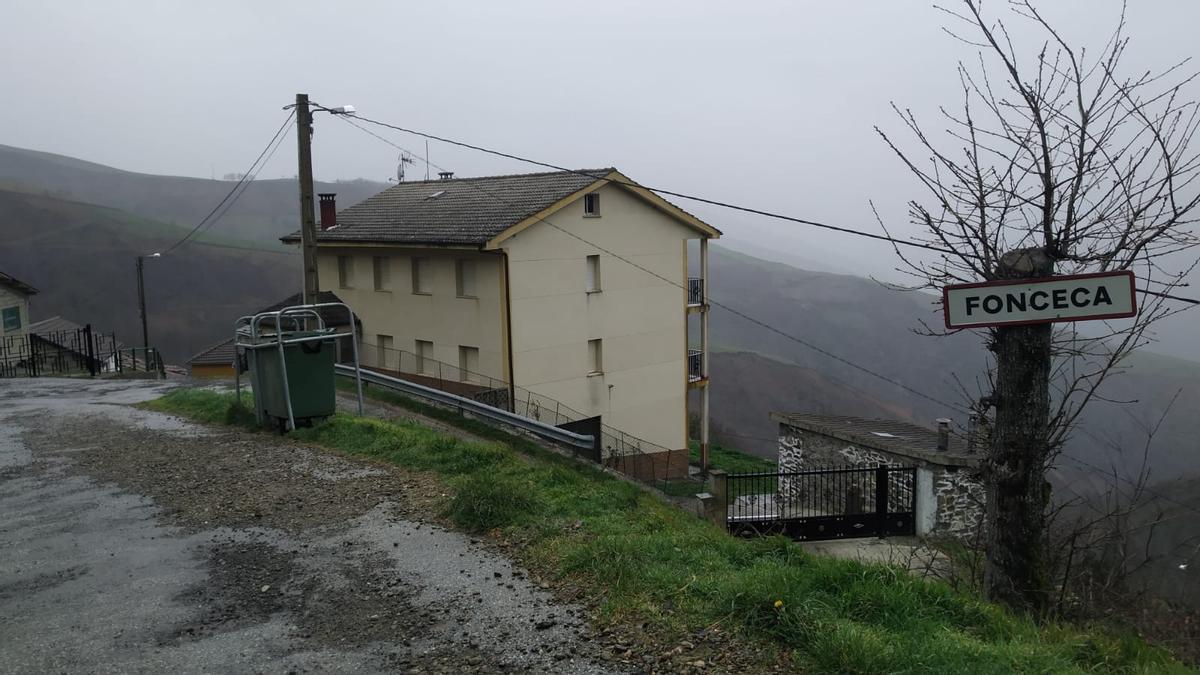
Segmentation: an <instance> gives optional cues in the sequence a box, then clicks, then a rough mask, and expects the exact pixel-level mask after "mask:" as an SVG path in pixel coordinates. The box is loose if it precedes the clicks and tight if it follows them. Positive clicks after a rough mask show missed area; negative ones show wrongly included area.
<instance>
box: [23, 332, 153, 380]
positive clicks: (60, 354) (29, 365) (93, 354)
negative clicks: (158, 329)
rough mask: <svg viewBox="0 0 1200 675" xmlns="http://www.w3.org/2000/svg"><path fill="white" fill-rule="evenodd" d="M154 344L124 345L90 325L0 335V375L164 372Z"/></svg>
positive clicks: (114, 337)
mask: <svg viewBox="0 0 1200 675" xmlns="http://www.w3.org/2000/svg"><path fill="white" fill-rule="evenodd" d="M163 370H164V365H163V360H162V355H161V354H160V353H159V352H158V350H157V349H155V348H154V347H125V346H123V345H122V344H121V343H120V342H118V341H117V338H116V335H115V334H113V333H107V334H106V333H98V332H95V331H93V330H92V328H91V326H90V325H88V326H83V327H81V328H68V329H63V330H58V331H52V332H40V333H27V334H24V335H6V336H4V337H0V377H38V376H46V375H82V374H88V375H92V376H95V375H101V374H112V373H125V372H133V371H140V372H156V373H159V374H160V375H161V374H162V373H163Z"/></svg>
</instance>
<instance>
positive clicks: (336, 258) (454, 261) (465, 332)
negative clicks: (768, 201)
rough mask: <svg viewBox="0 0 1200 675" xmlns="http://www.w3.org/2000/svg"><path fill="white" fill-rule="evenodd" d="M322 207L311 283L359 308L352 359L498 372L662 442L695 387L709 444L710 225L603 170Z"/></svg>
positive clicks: (673, 435) (466, 377) (450, 183)
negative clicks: (359, 336)
mask: <svg viewBox="0 0 1200 675" xmlns="http://www.w3.org/2000/svg"><path fill="white" fill-rule="evenodd" d="M335 212H336V209H335V208H334V207H333V204H332V196H331V195H323V196H322V227H321V230H320V231H319V232H318V236H317V242H318V249H317V250H318V257H317V260H318V275H319V279H320V287H321V288H322V289H323V290H331V291H334V292H336V293H337V294H338V295H339V296H340V297H341V298H342V299H343V300H344V301H345V302H346V303H347V304H349V305H350V306H351V308H353V310H354V312H355V314H357V315H358V317H359V318H360V319H361V321H362V331H363V341H364V345H363V348H362V349H361V352H362V354H361V357H362V359H363V362H364V363H365V364H368V365H372V366H376V367H380V368H384V369H388V370H401V371H413V370H416V371H420V372H425V373H427V374H429V375H436V376H439V377H441V378H443V379H444V378H446V377H447V372H450V371H452V373H453V374H452V375H450V377H453V378H455V379H459V380H462V381H463V382H467V383H471V382H477V383H480V384H483V385H487V384H494V381H496V380H499V381H503V382H504V383H508V384H511V385H512V389H513V391H514V395H515V396H516V397H517V398H518V399H519V398H520V396H521V393H520V392H521V391H522V390H525V391H528V392H533V393H535V394H538V395H541V396H543V397H547V398H548V399H551V400H553V401H554V402H556V404H560V405H562V406H567V407H569V408H571V409H573V410H574V411H578V412H579V413H582V414H583V415H587V416H592V415H599V416H601V419H602V422H603V423H604V424H605V425H608V426H609V427H612V428H615V429H618V430H620V431H621V432H624V433H625V434H627V435H628V436H630V437H633V438H635V439H640V440H641V441H644V442H645V446H646V448H647V449H653V450H654V451H657V452H663V451H670V452H672V453H673V454H678V453H686V452H687V448H688V440H689V439H688V419H687V418H688V410H687V399H688V391H689V389H692V388H697V389H699V390H700V395H699V399H700V401H701V408H702V409H701V410H700V411H698V412H699V413H700V415H701V419H702V422H701V436H702V438H701V439H699V440H701V442H702V445H703V446H704V449H705V450H707V427H708V423H707V402H708V388H707V387H708V380H707V375H706V374H707V370H708V368H707V366H708V364H707V338H708V328H707V310H708V305H707V300H706V293H705V288H706V287H705V284H704V281H705V279H704V277H705V276H706V275H705V272H706V271H707V260H708V255H707V254H708V246H707V244H708V240H709V239H712V238H716V237H719V236H720V232H719V231H718V230H717V229H715V228H713V227H711V226H710V225H707V224H706V223H704V222H702V221H700V220H699V219H697V218H696V217H695V216H692V215H691V214H689V213H687V212H685V211H683V210H682V209H680V208H678V207H676V206H675V205H673V204H671V203H669V202H667V201H666V200H664V199H662V198H661V197H659V196H658V195H656V194H654V193H652V192H650V191H648V190H645V189H643V188H641V187H639V186H637V185H636V183H633V181H631V180H629V179H628V178H626V177H625V176H624V175H622V174H621V173H619V172H618V171H616V170H615V169H601V170H588V171H578V172H569V171H562V172H552V173H538V174H524V175H512V176H492V177H482V178H453V177H446V178H444V179H442V180H431V181H422V182H411V183H400V184H398V185H396V186H394V187H391V188H389V189H387V190H384V191H383V192H381V193H379V194H377V195H375V196H373V197H371V198H369V199H367V200H365V201H363V202H361V203H359V204H356V205H354V206H352V207H350V208H347V209H345V210H344V211H341V212H340V213H336V216H335ZM335 218H336V220H335ZM283 241H285V242H289V243H298V242H299V234H298V233H297V234H293V235H291V236H289V237H284V239H283ZM689 247H691V255H690V256H689ZM689 257H690V258H691V259H692V260H693V261H698V264H697V263H695V262H694V263H693V264H695V265H696V266H695V268H694V269H690V270H689ZM689 335H690V336H692V338H691V339H692V340H693V341H694V344H689ZM400 359H408V360H406V361H405V362H403V363H400V362H399V360H400ZM435 369H437V370H438V371H439V372H437V373H435V372H434V370H435ZM683 466H684V467H686V462H684V464H683Z"/></svg>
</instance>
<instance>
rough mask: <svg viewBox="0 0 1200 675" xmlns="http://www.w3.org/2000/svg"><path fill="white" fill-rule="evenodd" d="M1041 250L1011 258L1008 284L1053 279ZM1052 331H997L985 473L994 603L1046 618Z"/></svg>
mask: <svg viewBox="0 0 1200 675" xmlns="http://www.w3.org/2000/svg"><path fill="white" fill-rule="evenodd" d="M1053 270H1054V265H1053V261H1051V260H1050V259H1049V258H1048V257H1047V256H1045V254H1044V253H1043V252H1042V251H1041V250H1040V249H1026V250H1020V251H1013V252H1011V253H1009V254H1007V255H1005V256H1004V258H1003V259H1002V261H1001V264H1000V269H999V270H998V271H999V272H1000V276H1002V277H1004V278H1009V279H1012V278H1036V277H1045V276H1050V275H1051V274H1053ZM1050 337H1051V335H1050V324H1036V325H1032V326H1005V327H999V328H997V329H995V331H994V332H993V338H992V345H991V348H992V350H993V351H994V352H995V354H996V385H995V386H996V388H995V392H994V394H993V403H994V405H995V407H996V424H995V428H994V430H993V433H992V439H991V448H990V451H989V455H988V458H987V461H986V463H985V467H984V474H985V479H986V482H987V490H988V500H987V542H988V546H987V566H986V568H985V570H984V586H985V589H986V591H987V594H988V597H989V598H991V599H993V600H997V601H1000V602H1003V603H1004V604H1006V605H1008V606H1010V607H1012V608H1013V609H1017V610H1022V611H1029V612H1032V613H1035V614H1040V613H1042V612H1043V611H1044V610H1045V609H1046V608H1047V607H1048V605H1049V600H1050V595H1051V594H1050V588H1049V581H1048V574H1047V569H1046V559H1047V551H1046V532H1045V528H1046V510H1047V506H1048V504H1049V501H1050V485H1049V483H1047V482H1046V475H1045V474H1046V461H1047V458H1048V457H1049V454H1050V444H1049V432H1048V425H1049V416H1050V391H1049V383H1050Z"/></svg>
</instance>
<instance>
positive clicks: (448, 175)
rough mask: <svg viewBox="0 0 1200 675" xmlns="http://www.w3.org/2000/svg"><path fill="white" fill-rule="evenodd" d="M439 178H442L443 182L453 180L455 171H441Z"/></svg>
mask: <svg viewBox="0 0 1200 675" xmlns="http://www.w3.org/2000/svg"><path fill="white" fill-rule="evenodd" d="M438 178H441V179H442V180H450V179H451V178H454V172H453V171H439V172H438Z"/></svg>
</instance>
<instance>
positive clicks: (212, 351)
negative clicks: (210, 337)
mask: <svg viewBox="0 0 1200 675" xmlns="http://www.w3.org/2000/svg"><path fill="white" fill-rule="evenodd" d="M188 364H189V365H193V366H211V365H221V366H232V365H233V338H228V339H226V340H223V341H221V342H218V343H217V344H215V345H212V346H211V347H207V348H205V349H204V350H202V351H201V352H200V353H199V354H196V355H195V356H193V357H192V358H190V359H188Z"/></svg>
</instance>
